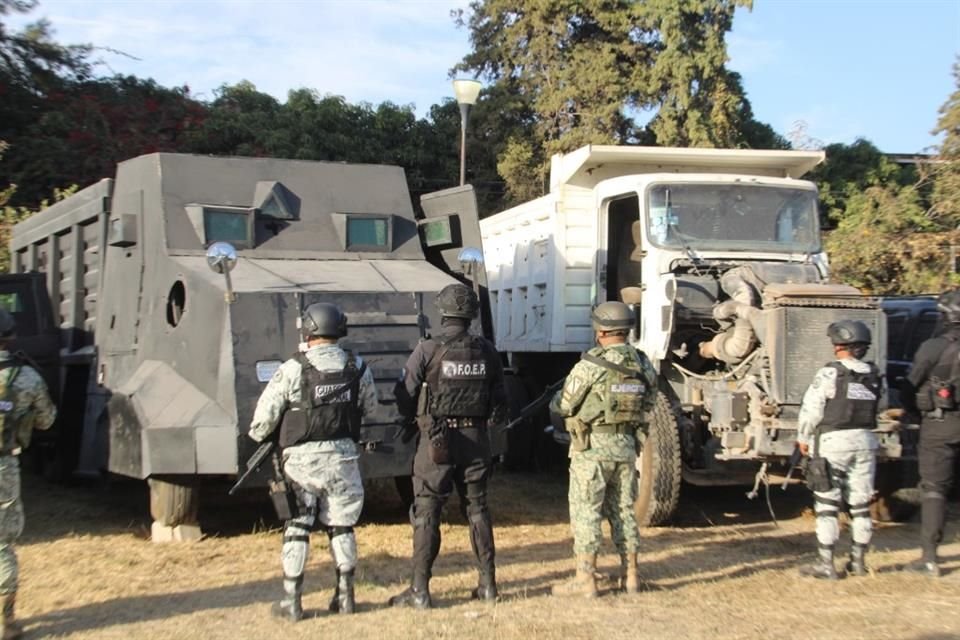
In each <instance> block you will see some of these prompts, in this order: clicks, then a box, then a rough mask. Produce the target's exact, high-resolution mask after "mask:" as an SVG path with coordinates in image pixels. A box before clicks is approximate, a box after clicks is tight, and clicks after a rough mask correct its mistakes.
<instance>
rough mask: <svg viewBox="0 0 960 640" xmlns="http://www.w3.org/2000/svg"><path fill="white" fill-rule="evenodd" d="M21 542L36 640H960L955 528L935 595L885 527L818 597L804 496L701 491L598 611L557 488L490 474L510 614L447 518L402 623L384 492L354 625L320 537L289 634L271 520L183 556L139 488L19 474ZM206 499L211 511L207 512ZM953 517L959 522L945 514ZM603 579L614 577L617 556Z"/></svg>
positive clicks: (241, 523)
mask: <svg viewBox="0 0 960 640" xmlns="http://www.w3.org/2000/svg"><path fill="white" fill-rule="evenodd" d="M25 485H27V489H26V496H25V499H26V501H27V517H28V524H27V530H26V532H25V534H24V536H23V538H22V540H21V544H20V545H19V547H18V549H19V554H20V559H21V567H22V576H23V577H22V588H21V596H20V615H21V618H22V619H23V620H24V622H25V624H26V626H27V628H28V630H29V631H30V634H31V636H32V637H41V636H42V637H69V638H130V637H136V638H230V639H235V638H272V637H281V636H283V637H284V638H308V637H310V638H314V637H324V636H331V635H335V636H336V637H355V638H365V637H382V638H446V637H450V638H458V639H462V638H497V639H500V638H503V639H508V638H522V639H524V640H529V639H531V638H556V639H558V640H559V639H561V638H562V639H564V640H567V639H569V638H581V637H582V638H598V637H604V638H621V637H622V638H626V637H651V638H656V637H671V638H672V637H692V638H700V637H709V638H760V637H779V636H785V637H843V638H872V639H877V638H917V639H920V638H924V639H934V638H947V637H958V636H960V618H958V616H957V615H956V603H957V602H958V601H960V542H958V540H957V529H956V526H955V525H951V527H950V529H949V530H948V539H949V540H950V541H951V543H950V544H948V545H946V546H945V547H944V549H943V555H944V556H945V557H946V558H948V561H947V563H946V565H945V566H946V568H947V569H950V570H952V572H951V573H949V574H948V575H947V576H946V577H944V578H943V579H941V580H940V581H929V580H925V579H923V578H919V577H914V576H906V575H902V574H899V573H897V572H896V571H895V568H896V565H898V564H900V563H903V562H905V561H907V560H908V559H910V558H912V557H913V556H914V554H915V541H916V538H917V534H918V531H917V528H918V526H917V525H916V524H907V525H890V526H883V527H881V528H880V530H879V531H878V532H877V535H876V536H875V539H874V541H875V546H876V547H877V549H876V551H875V552H874V553H873V554H872V555H871V557H870V560H871V563H872V566H873V568H874V575H872V576H870V577H867V578H862V579H847V580H842V581H840V582H837V583H832V584H823V583H821V582H817V581H809V580H804V579H801V578H799V577H798V576H797V575H796V567H797V566H798V565H799V564H800V563H801V562H803V561H805V560H807V559H808V558H809V557H810V556H811V552H812V549H813V546H814V538H813V534H812V529H813V520H812V518H811V517H810V515H809V510H808V509H807V508H806V502H807V499H806V496H804V495H803V493H804V492H803V490H801V489H799V488H793V489H791V490H790V492H788V493H786V494H784V493H782V492H780V490H779V489H776V490H775V495H774V500H775V503H774V506H775V508H777V510H778V516H780V518H781V523H780V524H781V526H780V528H775V527H774V526H773V525H772V524H771V523H770V522H769V519H768V517H767V515H766V508H765V506H764V505H763V504H762V502H761V501H757V502H748V501H746V499H745V498H743V492H742V491H739V490H737V491H734V490H711V491H707V490H694V492H693V494H692V496H691V497H690V498H689V499H688V500H687V501H686V504H685V507H684V509H683V511H682V513H681V515H680V519H679V525H678V526H676V527H673V528H663V529H651V530H648V531H645V532H644V541H645V543H646V549H645V553H644V554H643V556H642V572H643V574H644V576H645V577H646V578H647V579H648V580H649V581H650V582H651V583H652V585H653V586H654V589H653V590H651V591H649V592H646V593H643V594H640V595H636V596H623V595H615V594H606V595H604V596H602V597H601V598H599V599H598V600H595V601H585V600H570V599H556V598H553V597H551V596H549V595H548V593H549V587H550V585H551V584H553V583H554V582H556V581H558V580H560V579H563V578H564V577H566V576H567V575H569V573H570V570H571V566H572V562H571V559H570V538H569V530H568V527H567V523H566V500H565V479H564V478H563V477H561V476H551V475H541V476H526V475H507V474H500V475H498V476H496V478H495V479H494V483H493V488H492V495H493V498H494V507H493V511H494V517H495V519H496V525H497V530H496V535H497V544H498V567H499V569H498V571H499V580H500V586H501V590H502V592H503V594H504V598H503V601H502V602H501V603H500V604H498V605H497V606H495V607H494V606H484V605H481V604H478V603H473V602H471V601H470V600H469V590H470V589H471V588H472V587H473V586H474V584H475V572H474V570H473V560H472V555H471V552H470V545H469V540H468V538H467V532H466V527H465V526H463V525H462V524H461V521H460V517H459V515H458V514H457V512H456V508H455V506H454V508H451V509H448V513H447V516H446V524H445V525H444V527H443V536H444V539H443V548H442V551H441V556H440V558H439V560H438V562H437V565H436V567H435V578H434V581H433V583H432V585H431V586H432V590H433V593H434V598H435V601H436V604H437V605H438V608H437V609H436V610H434V611H431V612H413V611H397V610H391V609H389V608H386V607H385V605H384V603H385V602H386V600H387V598H388V597H389V596H390V595H392V594H393V593H395V592H397V591H399V590H400V589H402V588H403V587H404V584H405V581H406V579H407V575H408V569H409V555H410V546H411V542H410V530H409V524H408V523H407V522H406V521H405V516H404V515H403V514H402V513H401V510H400V509H399V507H398V506H397V502H396V500H395V498H394V497H393V492H392V487H375V488H374V490H373V491H371V492H370V495H369V497H368V505H367V510H366V512H365V523H364V524H363V525H362V526H360V527H359V529H358V541H359V544H360V552H361V565H360V568H359V569H358V588H357V598H358V601H359V603H360V604H359V608H360V613H359V614H358V615H356V616H353V617H349V618H348V617H339V616H333V615H330V614H328V613H327V612H326V603H327V600H328V599H329V596H330V591H331V589H332V583H333V569H332V567H331V562H330V558H329V554H328V552H327V549H326V538H325V536H316V537H315V539H314V543H313V552H314V553H313V556H312V557H311V558H310V561H309V565H308V569H307V576H306V594H307V595H306V596H305V600H304V606H305V607H306V608H308V609H310V610H312V611H313V612H314V613H315V614H316V615H315V616H314V617H312V618H310V619H308V620H305V621H303V622H301V623H299V624H297V625H290V624H287V623H282V622H279V621H275V620H273V619H271V618H270V617H269V607H270V602H271V601H272V600H273V599H274V598H275V597H277V595H278V591H279V588H280V568H279V544H280V540H279V533H278V530H277V529H276V528H275V527H276V525H275V523H273V521H272V520H270V519H269V517H268V514H267V512H266V511H265V510H264V506H263V505H261V504H257V505H246V506H244V505H238V504H236V503H231V504H222V505H218V506H217V507H216V508H214V509H211V510H210V511H208V512H207V513H209V518H208V520H207V523H205V524H206V525H207V529H208V530H209V531H211V532H215V533H211V534H210V536H209V537H208V538H207V539H205V540H203V541H201V542H198V543H194V544H186V545H154V544H151V543H150V542H149V541H147V540H146V536H147V529H148V526H149V519H148V517H147V515H146V513H145V510H146V493H145V491H144V490H143V489H142V488H141V487H140V486H139V485H134V484H129V483H121V484H119V485H115V486H113V487H109V488H107V487H96V488H93V487H87V488H74V489H64V488H60V487H55V486H53V485H48V484H45V483H43V482H42V481H41V480H39V479H37V478H32V477H27V478H25ZM219 495H220V494H219V492H217V493H212V494H211V495H210V496H206V497H207V498H210V499H209V500H208V503H209V502H211V501H214V500H217V499H218V497H219ZM955 515H956V514H955ZM607 551H608V554H607V555H605V556H604V558H603V562H602V564H603V568H604V569H608V570H611V569H613V567H614V565H615V564H616V559H615V557H614V556H613V555H612V554H611V553H609V552H610V551H611V550H610V549H607Z"/></svg>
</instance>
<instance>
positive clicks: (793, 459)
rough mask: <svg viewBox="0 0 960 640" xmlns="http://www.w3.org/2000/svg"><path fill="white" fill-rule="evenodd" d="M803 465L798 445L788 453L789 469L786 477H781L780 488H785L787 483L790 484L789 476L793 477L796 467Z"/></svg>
mask: <svg viewBox="0 0 960 640" xmlns="http://www.w3.org/2000/svg"><path fill="white" fill-rule="evenodd" d="M803 466H804V464H803V454H802V453H800V447H795V448H794V450H793V453H792V454H791V455H790V469H789V470H788V471H787V477H786V478H784V479H783V484H782V485H781V486H780V488H781V489H782V490H784V491H786V490H787V485H789V484H790V478H792V477H793V472H794V471H796V470H797V467H803Z"/></svg>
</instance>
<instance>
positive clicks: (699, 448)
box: [480, 146, 902, 524]
mask: <svg viewBox="0 0 960 640" xmlns="http://www.w3.org/2000/svg"><path fill="white" fill-rule="evenodd" d="M823 159H824V154H823V152H820V151H754V150H725V149H677V148H654V147H622V146H586V147H583V148H581V149H578V150H576V151H573V152H571V153H568V154H563V155H556V156H554V157H553V159H552V163H551V171H550V191H549V193H548V194H547V195H545V196H542V197H540V198H538V199H536V200H533V201H530V202H526V203H524V204H521V205H519V206H516V207H513V208H511V209H508V210H506V211H503V212H501V213H497V214H495V215H493V216H491V217H488V218H486V219H484V220H482V221H481V223H480V225H481V234H482V237H483V249H484V259H485V265H486V271H487V279H488V287H489V294H490V304H491V310H492V315H493V323H494V328H495V336H496V343H497V347H498V348H499V349H500V350H501V351H502V352H505V353H507V354H508V358H509V362H510V365H511V367H512V369H513V371H514V372H515V373H516V380H517V381H518V382H522V383H523V384H522V385H520V384H514V385H513V386H514V387H515V388H517V387H521V386H522V387H524V388H526V389H528V390H530V389H536V388H538V387H539V388H540V389H542V388H544V387H545V386H546V385H548V384H550V383H553V382H554V381H556V380H558V379H559V378H561V377H563V376H564V375H566V373H567V372H568V371H569V370H570V368H571V367H572V366H573V364H575V363H576V362H577V360H578V359H579V354H580V353H581V352H582V351H585V350H587V349H589V348H590V347H592V346H593V345H594V339H593V331H592V329H591V322H590V313H591V310H592V308H593V307H594V306H596V305H597V304H599V303H601V302H605V301H608V300H621V301H623V302H626V303H628V304H630V305H632V307H633V309H634V311H635V313H636V318H637V323H636V327H635V330H634V331H633V333H632V334H631V342H632V343H633V344H634V345H635V346H637V347H638V348H639V349H642V350H643V351H644V352H645V353H646V354H647V356H649V358H650V359H651V360H652V362H653V363H654V364H655V366H656V367H657V369H658V371H659V373H660V391H661V393H660V395H659V398H658V401H657V405H656V409H655V411H654V414H653V416H651V428H650V436H649V439H648V441H647V445H646V446H645V448H644V453H643V455H642V457H641V464H640V465H639V466H640V468H641V470H640V491H639V499H638V502H637V512H638V515H639V516H640V519H641V521H642V522H644V523H649V524H656V523H661V522H664V521H666V520H668V519H669V518H670V516H671V515H672V514H673V512H674V511H675V509H676V507H677V504H678V500H679V498H680V489H681V479H682V480H684V481H686V482H688V483H693V484H701V485H702V484H707V485H710V484H733V483H742V482H743V481H744V479H745V477H749V478H751V479H752V477H753V475H754V474H755V473H756V471H757V470H758V468H759V467H760V464H761V463H763V462H767V463H778V462H779V463H785V462H786V460H787V459H788V458H789V456H790V455H791V453H792V452H793V450H794V442H795V439H796V429H797V424H796V421H797V415H798V411H799V407H800V402H801V399H802V396H803V393H804V391H805V390H806V388H807V385H808V384H809V383H810V381H811V380H812V379H813V375H814V373H815V372H816V370H817V369H818V368H819V367H821V366H823V365H824V364H825V363H826V362H828V361H830V360H831V359H832V357H833V351H832V347H831V345H830V343H829V341H828V340H827V338H826V328H827V325H829V324H830V323H831V322H834V321H836V320H839V319H854V320H862V321H864V322H866V323H867V325H868V326H869V327H870V329H871V331H872V332H873V336H874V341H873V348H872V350H871V352H870V354H869V358H870V359H872V360H874V361H875V362H876V363H877V365H878V366H879V367H880V370H881V371H883V370H884V367H885V365H886V353H885V352H886V323H885V317H884V314H883V313H882V312H881V310H880V308H879V304H878V301H877V300H876V299H874V298H871V297H867V296H863V295H861V294H860V292H859V291H857V290H856V289H854V288H852V287H849V286H845V285H841V284H832V283H830V280H829V271H828V263H827V256H826V255H825V253H824V251H823V246H822V243H821V238H820V227H819V219H818V211H817V189H816V186H815V185H814V184H813V183H812V182H808V181H804V180H800V177H801V176H803V175H804V174H805V173H807V172H808V171H810V170H811V169H812V168H813V167H815V166H816V165H817V164H818V163H820V162H822V161H823ZM534 393H535V391H534ZM543 422H544V420H541V421H540V423H539V424H534V425H531V426H530V427H529V429H530V430H531V431H533V432H539V431H540V430H542V427H543V426H544V425H543ZM554 426H555V427H557V428H558V429H559V428H560V426H559V425H554ZM897 428H898V425H897V424H896V423H895V422H881V423H880V424H878V427H877V429H878V432H879V435H880V439H881V441H882V445H883V454H884V455H885V456H887V457H891V458H896V457H898V456H900V455H902V445H901V442H900V437H899V436H900V434H899V432H898V431H897ZM515 453H516V452H515ZM747 472H749V474H750V475H749V476H746V475H745V474H746V473H747Z"/></svg>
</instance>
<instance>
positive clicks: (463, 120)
mask: <svg viewBox="0 0 960 640" xmlns="http://www.w3.org/2000/svg"><path fill="white" fill-rule="evenodd" d="M453 95H454V96H456V98H457V104H459V105H460V186H461V187H462V186H463V185H464V184H466V181H467V117H468V116H469V114H470V107H471V106H473V105H475V104H476V103H477V96H479V95H480V83H479V82H478V81H477V80H454V81H453Z"/></svg>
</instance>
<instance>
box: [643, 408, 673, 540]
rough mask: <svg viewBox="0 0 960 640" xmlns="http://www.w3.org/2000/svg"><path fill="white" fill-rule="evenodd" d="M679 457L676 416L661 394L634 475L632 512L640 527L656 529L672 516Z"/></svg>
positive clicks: (651, 417)
mask: <svg viewBox="0 0 960 640" xmlns="http://www.w3.org/2000/svg"><path fill="white" fill-rule="evenodd" d="M681 455H682V454H681V450H680V432H679V429H678V426H677V416H676V414H675V413H674V411H673V408H672V407H671V404H670V400H669V399H668V398H667V396H666V395H665V394H664V393H663V392H662V391H661V392H660V393H658V394H657V400H656V403H655V404H654V407H653V411H652V412H651V414H650V433H649V434H648V435H647V440H646V442H644V445H643V451H642V452H641V454H640V465H639V466H640V469H639V471H638V473H637V501H636V502H635V503H634V511H635V512H636V514H637V524H639V525H640V526H659V525H662V524H666V523H667V522H668V521H669V520H670V518H672V517H673V514H674V512H675V511H676V510H677V504H678V502H679V501H680V481H681V472H682V467H681V465H682V462H681Z"/></svg>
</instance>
